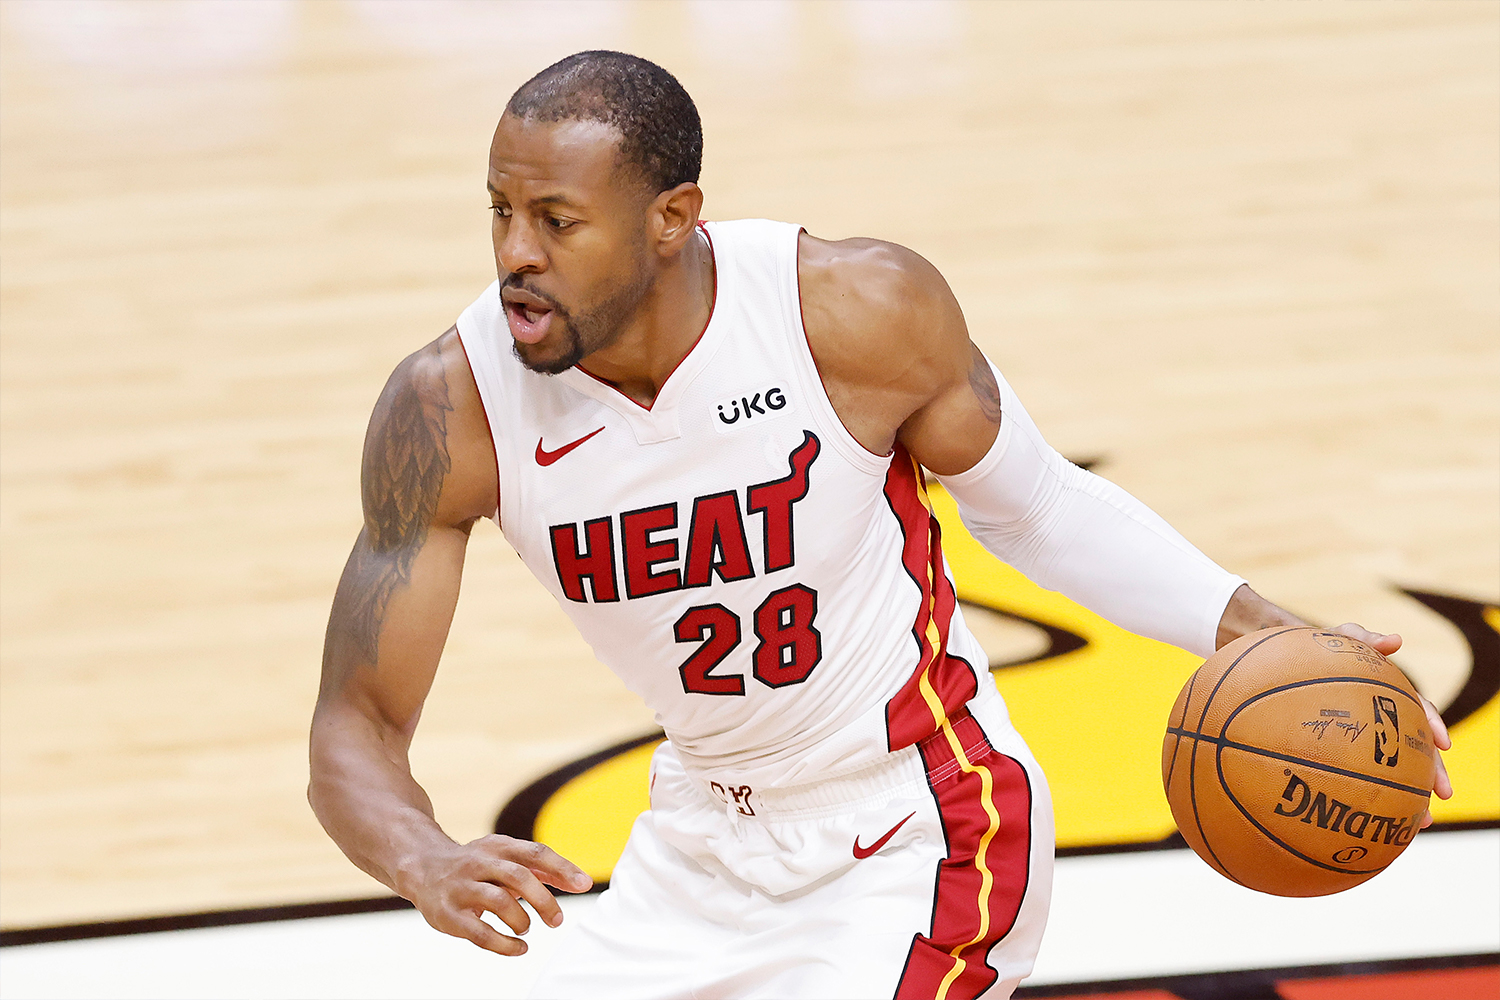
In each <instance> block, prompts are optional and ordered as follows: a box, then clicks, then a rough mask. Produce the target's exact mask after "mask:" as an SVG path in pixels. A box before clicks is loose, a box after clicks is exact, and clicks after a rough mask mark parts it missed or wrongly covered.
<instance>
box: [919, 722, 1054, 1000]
mask: <svg viewBox="0 0 1500 1000" xmlns="http://www.w3.org/2000/svg"><path fill="white" fill-rule="evenodd" d="M955 743H957V748H956V749H957V752H955V746H954V744H955ZM919 749H920V750H921V753H922V761H923V763H924V764H925V765H926V768H927V783H928V785H929V786H930V787H931V789H932V794H933V797H934V798H936V799H937V805H938V814H939V815H940V816H941V818H942V822H943V835H944V836H945V837H946V838H947V842H948V856H947V857H946V858H945V859H943V861H942V862H940V863H939V865H938V876H937V888H936V891H935V893H934V896H933V911H932V929H931V931H930V932H929V933H928V934H925V935H924V934H918V935H916V936H915V937H914V938H913V939H912V943H911V950H910V951H909V952H908V953H907V956H906V967H905V969H904V970H903V971H902V974H901V982H900V985H899V986H897V987H896V994H895V996H896V1000H973V998H975V997H977V996H979V995H980V994H981V993H983V992H984V991H985V990H986V989H988V988H989V987H990V986H991V985H993V984H994V982H995V979H996V977H997V975H998V974H997V973H996V972H995V970H994V969H992V968H990V967H989V965H987V964H986V957H987V956H988V954H989V951H990V948H992V947H994V945H995V943H996V942H998V941H999V940H1000V939H1001V938H1003V937H1005V935H1006V934H1008V933H1010V929H1011V927H1012V926H1014V924H1015V922H1016V915H1017V914H1018V913H1019V912H1020V909H1021V900H1022V899H1023V898H1024V897H1025V895H1026V885H1027V880H1028V878H1029V877H1030V873H1031V781H1030V779H1029V778H1028V777H1027V775H1026V770H1025V768H1023V767H1022V766H1021V765H1020V764H1019V763H1018V762H1017V761H1015V760H1014V759H1012V758H1010V757H1007V756H1005V755H1004V754H1002V753H1000V752H999V751H997V750H995V749H994V748H993V747H991V746H990V744H989V740H988V739H986V738H985V735H984V731H983V730H982V729H980V728H979V723H978V722H976V721H974V719H973V717H972V716H969V715H965V716H963V717H962V718H960V719H959V720H958V721H956V722H950V723H949V724H948V725H945V726H944V727H943V730H942V731H940V732H938V733H937V734H936V735H934V736H930V737H928V738H927V739H925V740H923V741H922V742H921V743H920V744H919Z"/></svg>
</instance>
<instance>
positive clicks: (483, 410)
mask: <svg viewBox="0 0 1500 1000" xmlns="http://www.w3.org/2000/svg"><path fill="white" fill-rule="evenodd" d="M453 332H454V333H456V334H458V347H459V350H461V351H463V352H464V364H466V365H468V366H469V377H470V378H472V379H473V380H474V393H475V395H477V396H478V397H479V412H480V415H481V416H483V417H484V432H485V433H486V434H488V435H489V438H490V454H492V455H494V456H495V517H494V522H495V525H496V527H498V528H500V530H502V531H504V530H505V525H504V524H502V523H501V519H500V510H501V507H500V449H499V448H498V447H497V446H496V445H495V425H494V424H492V423H490V411H489V408H488V407H486V406H485V405H484V390H483V389H481V388H480V387H479V376H478V375H477V374H476V373H475V371H474V361H473V359H471V358H470V357H469V345H468V344H466V343H464V332H463V330H462V329H460V328H459V325H458V323H457V322H455V323H454V324H453Z"/></svg>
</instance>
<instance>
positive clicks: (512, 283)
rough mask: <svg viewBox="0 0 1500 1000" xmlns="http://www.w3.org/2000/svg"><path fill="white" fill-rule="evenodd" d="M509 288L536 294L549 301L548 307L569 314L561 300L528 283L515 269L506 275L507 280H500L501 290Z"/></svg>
mask: <svg viewBox="0 0 1500 1000" xmlns="http://www.w3.org/2000/svg"><path fill="white" fill-rule="evenodd" d="M507 288H513V289H515V290H516V291H520V292H526V293H528V294H530V295H535V296H536V297H537V298H539V299H541V300H542V301H543V302H545V303H547V305H548V307H549V308H551V309H553V310H554V311H556V312H557V313H559V314H561V315H563V316H566V315H568V310H567V308H566V307H565V306H564V305H563V304H562V303H561V302H559V301H557V299H555V298H553V297H552V296H551V295H548V294H547V293H546V292H544V291H542V290H541V289H540V288H537V287H535V286H533V285H530V284H527V282H526V279H525V278H523V277H522V276H521V275H519V274H517V273H516V272H514V271H512V272H510V273H509V274H507V275H506V276H505V280H504V281H502V282H500V290H501V291H504V290H505V289H507Z"/></svg>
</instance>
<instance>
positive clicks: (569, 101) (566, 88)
mask: <svg viewBox="0 0 1500 1000" xmlns="http://www.w3.org/2000/svg"><path fill="white" fill-rule="evenodd" d="M505 110H506V111H507V112H509V113H510V114H512V115H514V116H515V117H517V118H520V119H523V120H526V121H543V122H562V121H591V122H601V123H603V124H605V125H609V126H612V127H613V128H615V129H616V130H618V131H619V133H620V160H621V162H622V164H623V165H626V166H629V167H631V168H633V169H634V170H635V171H636V172H637V173H638V174H639V175H640V177H641V179H642V180H644V181H645V182H646V184H647V185H649V186H650V187H651V189H652V193H653V194H659V193H661V192H662V191H667V190H670V189H671V188H674V187H676V186H677V185H679V184H682V183H685V182H687V181H691V182H693V183H695V184H696V183H697V181H698V173H699V171H700V170H701V169H702V167H703V125H702V123H701V122H700V121H699V119H698V108H697V106H695V105H694V104H693V99H692V98H691V97H689V96H688V92H687V91H686V90H684V89H683V88H682V84H680V83H678V82H677V78H676V77H674V76H673V75H672V74H671V73H668V72H667V71H666V70H664V69H662V68H661V67H660V66H658V65H656V64H655V63H653V62H649V61H648V60H645V59H642V58H640V57H639V56H632V55H627V54H626V53H624V52H610V51H608V50H602V49H596V50H592V51H589V52H577V53H574V54H573V55H571V56H568V57H567V58H565V59H560V60H558V61H557V62H555V63H553V64H552V65H551V66H548V67H547V68H546V69H544V70H542V71H541V72H540V73H538V74H537V75H536V76H534V77H532V78H531V79H530V80H528V81H526V83H524V84H522V85H521V89H519V90H517V91H516V92H515V94H513V95H512V96H511V99H510V102H509V103H508V104H506V106H505Z"/></svg>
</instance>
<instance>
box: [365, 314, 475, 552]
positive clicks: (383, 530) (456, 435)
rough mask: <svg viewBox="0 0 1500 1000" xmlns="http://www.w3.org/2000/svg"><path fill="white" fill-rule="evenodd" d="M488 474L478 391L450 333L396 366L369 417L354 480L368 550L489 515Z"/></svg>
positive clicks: (454, 335) (403, 543) (385, 548)
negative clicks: (361, 504) (357, 480)
mask: <svg viewBox="0 0 1500 1000" xmlns="http://www.w3.org/2000/svg"><path fill="white" fill-rule="evenodd" d="M494 470H495V460H494V453H493V450H492V449H491V448H490V445H489V429H488V427H487V426H485V424H484V413H483V409H482V407H481V406H480V405H479V399H478V390H477V389H476V388H475V386H474V379H473V375H472V374H471V373H470V371H469V368H468V362H467V359H465V358H464V356H463V351H462V348H461V347H460V346H459V344H458V334H457V331H456V330H451V329H450V330H449V331H448V332H447V333H445V334H443V336H441V337H439V338H438V339H437V340H435V341H433V342H432V343H430V344H428V345H427V346H426V347H423V348H422V349H421V350H419V351H417V352H415V353H414V354H412V355H410V356H409V357H407V358H406V359H405V360H404V361H402V362H401V363H400V364H399V365H397V366H396V370H395V371H394V372H392V373H391V377H390V378H389V379H388V380H387V382H386V384H385V389H384V390H383V391H382V392H381V394H380V399H379V400H378V401H377V402H376V404H375V410H374V412H373V413H372V414H371V416H370V426H369V430H368V431H367V432H366V435H365V446H364V458H363V463H362V466H361V473H360V480H361V489H362V494H363V497H362V498H363V501H364V514H365V530H366V532H367V534H368V538H369V541H370V544H371V546H372V548H374V549H375V550H376V551H377V552H379V551H390V550H391V549H394V548H399V547H402V546H406V545H411V544H413V543H414V542H418V540H419V539H420V537H421V536H423V535H424V534H425V532H426V529H427V528H429V527H431V526H433V525H457V524H462V523H464V522H467V521H472V520H473V519H474V518H476V517H481V516H484V515H486V514H489V513H492V512H493V511H494V508H495V491H494V483H495V471H494Z"/></svg>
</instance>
